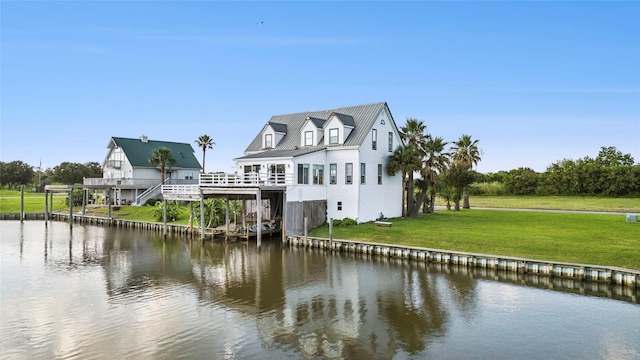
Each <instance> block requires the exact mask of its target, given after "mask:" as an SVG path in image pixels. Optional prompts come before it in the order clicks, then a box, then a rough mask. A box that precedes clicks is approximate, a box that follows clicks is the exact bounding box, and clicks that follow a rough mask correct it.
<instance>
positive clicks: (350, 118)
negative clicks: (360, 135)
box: [331, 112, 356, 127]
mask: <svg viewBox="0 0 640 360" xmlns="http://www.w3.org/2000/svg"><path fill="white" fill-rule="evenodd" d="M331 115H332V116H333V115H335V116H336V117H337V118H338V119H340V121H342V123H343V124H344V125H347V126H351V127H355V126H356V123H355V121H354V120H353V116H350V115H346V114H340V113H337V112H332V113H331Z"/></svg>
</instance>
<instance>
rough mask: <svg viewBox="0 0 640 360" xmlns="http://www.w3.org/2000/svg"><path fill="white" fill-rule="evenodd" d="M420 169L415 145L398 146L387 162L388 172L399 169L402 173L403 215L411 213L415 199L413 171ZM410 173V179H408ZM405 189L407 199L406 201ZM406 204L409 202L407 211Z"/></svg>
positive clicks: (392, 172) (391, 173)
mask: <svg viewBox="0 0 640 360" xmlns="http://www.w3.org/2000/svg"><path fill="white" fill-rule="evenodd" d="M419 169H420V156H419V155H418V151H417V149H416V147H415V146H413V145H404V144H402V145H400V146H398V147H397V148H396V149H395V150H394V151H393V153H392V154H391V156H390V157H389V162H388V163H387V173H388V174H389V175H394V174H395V173H397V172H398V171H400V172H401V174H402V216H406V215H408V214H410V211H409V210H410V209H409V208H408V207H409V204H410V203H411V202H412V200H413V173H414V172H415V171H417V170H419ZM407 175H409V180H407ZM405 191H406V199H407V201H406V202H405ZM405 204H407V211H406V212H405Z"/></svg>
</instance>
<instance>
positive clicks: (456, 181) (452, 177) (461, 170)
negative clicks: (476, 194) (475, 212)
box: [442, 161, 475, 211]
mask: <svg viewBox="0 0 640 360" xmlns="http://www.w3.org/2000/svg"><path fill="white" fill-rule="evenodd" d="M442 180H443V181H444V183H445V185H446V186H449V187H451V188H452V189H453V190H454V191H453V193H454V195H453V201H454V204H455V210H456V211H460V199H461V198H462V195H463V193H464V189H465V187H467V186H468V185H469V184H471V183H473V182H474V181H475V176H474V173H473V172H471V171H469V167H468V166H467V165H465V164H463V163H461V162H456V161H454V162H453V163H451V165H450V166H449V168H448V169H447V171H446V172H445V174H444V176H443V179H442Z"/></svg>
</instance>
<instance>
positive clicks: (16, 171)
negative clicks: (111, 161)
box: [0, 160, 102, 191]
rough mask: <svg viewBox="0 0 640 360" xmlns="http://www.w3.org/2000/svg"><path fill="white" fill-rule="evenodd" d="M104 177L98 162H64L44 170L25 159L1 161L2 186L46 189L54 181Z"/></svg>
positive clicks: (75, 182) (62, 181) (0, 182)
mask: <svg viewBox="0 0 640 360" xmlns="http://www.w3.org/2000/svg"><path fill="white" fill-rule="evenodd" d="M85 177H87V178H96V177H98V178H100V177H102V166H100V164H99V163H97V162H93V161H92V162H87V163H84V164H81V163H74V162H63V163H61V164H60V165H57V166H55V167H53V168H47V169H45V170H42V169H41V168H40V167H34V166H31V165H29V164H27V163H25V162H23V161H20V160H15V161H11V162H2V161H0V186H2V187H8V188H9V189H16V188H17V187H18V186H20V185H29V186H33V187H36V188H38V190H39V191H42V189H44V186H45V185H50V184H53V183H61V184H82V182H83V178H85Z"/></svg>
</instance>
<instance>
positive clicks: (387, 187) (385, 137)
mask: <svg viewBox="0 0 640 360" xmlns="http://www.w3.org/2000/svg"><path fill="white" fill-rule="evenodd" d="M400 144H401V140H400V135H399V133H398V128H397V127H396V123H395V121H394V119H393V116H392V115H391V112H390V110H389V106H388V105H387V103H386V102H381V103H374V104H367V105H357V106H349V107H342V108H336V109H328V110H320V111H309V112H301V113H295V114H287V115H276V116H273V117H271V119H270V120H269V121H268V122H267V123H266V125H265V126H264V127H263V128H262V129H261V130H260V132H259V133H258V134H257V135H256V137H255V139H254V140H253V141H252V142H251V143H250V144H249V146H248V147H247V148H246V150H245V152H244V154H245V155H244V156H242V157H239V158H236V159H234V160H235V161H236V164H237V171H236V174H237V176H238V177H239V178H241V179H260V180H261V181H263V182H262V183H263V184H269V183H273V184H275V185H283V186H286V202H287V205H286V210H287V217H292V216H305V217H306V216H307V215H306V214H305V215H302V213H303V212H305V211H306V212H314V215H312V216H313V217H314V218H316V220H314V221H312V222H313V223H312V224H311V225H312V226H315V225H319V224H318V223H322V222H324V221H325V220H327V219H329V218H333V219H344V218H352V219H355V220H357V221H359V222H366V221H372V220H376V219H377V218H379V217H380V216H385V217H399V216H402V178H401V175H400V174H396V175H391V176H390V175H388V174H387V171H386V166H387V162H388V160H389V157H390V155H391V154H392V153H393V151H394V149H395V148H396V147H397V146H398V145H400ZM318 209H321V211H320V212H321V213H322V214H320V215H319V214H317V213H318ZM325 209H326V213H324V211H325ZM325 214H326V217H325V216H324V215H325ZM293 222H294V223H299V221H298V220H293ZM288 223H289V221H288ZM287 227H288V229H287V230H288V231H289V230H290V229H289V227H290V225H289V224H288V225H287ZM293 228H298V229H299V225H293Z"/></svg>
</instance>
